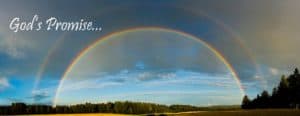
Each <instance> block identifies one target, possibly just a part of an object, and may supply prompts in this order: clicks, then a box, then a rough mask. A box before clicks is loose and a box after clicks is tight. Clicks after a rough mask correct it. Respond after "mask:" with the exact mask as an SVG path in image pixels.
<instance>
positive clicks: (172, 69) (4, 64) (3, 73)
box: [0, 0, 300, 105]
mask: <svg viewBox="0 0 300 116" xmlns="http://www.w3.org/2000/svg"><path fill="white" fill-rule="evenodd" d="M298 4H299V2H298V1H293V0H286V1H281V0H274V1H272V3H271V2H269V1H268V0H252V1H247V0H228V1H218V0H209V1H208V0H199V1H198V0H173V1H170V0H166V1H158V0H154V1H149V0H143V1H139V0H129V1H121V0H113V1H111V0H110V1H108V0H102V1H88V2H83V1H76V0H75V1H68V0H66V1H48V2H42V1H36V0H29V1H16V0H4V1H1V4H0V17H1V18H0V93H1V94H0V104H10V103H11V102H18V101H20V102H27V103H46V104H52V100H53V99H54V96H55V90H56V89H57V87H58V84H59V81H60V79H61V77H62V76H63V73H64V71H65V70H66V68H67V67H68V65H69V64H70V63H71V61H72V59H73V58H74V57H75V56H76V55H77V54H78V53H79V52H80V51H81V50H82V49H83V48H85V47H87V46H89V45H90V44H91V43H92V42H94V41H95V40H97V38H100V37H103V36H105V35H107V34H109V33H112V32H116V31H120V30H124V29H128V28H132V27H147V26H155V27H162V28H170V29H174V30H179V31H183V32H185V33H188V34H191V35H193V36H196V37H198V38H201V39H202V40H203V41H205V42H207V43H208V44H210V45H212V46H213V47H214V48H216V49H217V50H218V51H220V52H221V53H222V54H223V55H224V57H225V58H226V59H227V60H228V61H229V63H230V64H231V65H232V66H233V68H234V69H235V70H236V72H237V74H238V76H239V77H240V80H241V83H242V85H243V86H244V88H245V91H246V94H248V95H250V96H251V97H253V96H256V94H257V93H259V92H260V91H262V90H263V89H267V90H271V89H272V87H274V86H275V85H277V83H278V80H279V79H280V76H281V75H282V74H285V75H288V74H289V72H291V71H292V70H293V68H295V67H297V66H298V65H299V63H300V60H299V58H298V57H299V52H298V51H299V49H298V48H297V46H298V43H300V39H299V36H300V35H299V33H298V31H299V28H300V24H299V23H298V21H299V19H300V16H299V13H297V11H298ZM35 14H37V15H38V16H39V18H40V20H45V19H47V18H50V17H56V18H58V19H59V20H62V21H78V20H80V19H85V20H90V21H93V22H94V23H95V25H96V26H101V27H102V28H103V30H102V31H99V32H95V31H84V32H72V31H71V32H64V31H45V30H41V31H28V32H17V33H15V32H13V31H12V30H10V29H9V23H10V20H11V19H12V18H14V17H20V18H21V19H22V20H25V21H30V20H31V18H32V17H33V16H34V15H35ZM118 38H128V39H118ZM118 38H115V39H112V40H109V41H106V42H104V43H101V45H98V46H97V47H96V48H95V49H93V50H92V51H91V52H90V53H89V54H87V55H86V56H85V58H82V59H80V61H79V62H78V63H77V64H76V65H75V67H74V69H73V70H71V72H70V75H71V76H70V77H67V79H66V81H65V84H64V85H63V86H62V88H64V89H63V91H64V92H62V93H60V94H61V95H59V96H60V97H59V99H58V101H60V100H61V101H63V102H61V104H64V103H65V104H74V103H82V102H85V101H90V102H105V101H115V100H118V101H120V100H136V101H149V102H158V103H164V104H172V103H180V104H192V105H221V104H225V105H226V104H238V103H240V99H241V98H240V93H239V89H238V86H237V85H236V83H235V81H234V80H233V79H232V78H233V77H232V75H230V74H229V73H230V72H229V71H228V69H227V68H226V67H225V66H224V65H223V64H222V62H221V61H220V60H219V59H218V58H217V57H215V56H214V55H213V54H212V53H211V51H210V50H209V49H207V48H205V46H203V45H202V44H199V43H197V42H196V41H192V40H190V39H188V38H187V39H180V38H186V37H184V36H182V35H177V34H172V33H163V32H156V31H154V32H149V31H143V32H139V33H137V32H136V33H132V34H128V35H123V36H120V37H118ZM129 38H130V39H129ZM176 38H177V39H176ZM103 48H105V49H103ZM45 59H47V61H48V62H47V63H46V65H42V64H43V63H44V62H45ZM157 59H160V60H157ZM158 61H159V62H158ZM39 72H41V73H40V74H41V79H40V81H38V83H35V82H37V81H36V79H37V75H38V74H39ZM165 77H167V78H165ZM196 77H197V78H196ZM220 80H222V81H220ZM175 83H179V84H175ZM35 84H36V85H35ZM153 84H154V85H153ZM87 85H90V86H91V85H94V87H90V86H87ZM149 85H151V88H150V87H148V86H149ZM163 85H167V86H163ZM74 86H76V87H74ZM152 86H154V87H152ZM35 87H36V88H35ZM99 91H101V92H103V93H106V94H103V93H101V92H99ZM224 91H226V92H224ZM70 95H73V96H78V98H77V97H72V96H70ZM122 95H124V97H120V96H122ZM169 96H176V97H173V98H172V99H169V98H168V97H169ZM71 98H72V99H71Z"/></svg>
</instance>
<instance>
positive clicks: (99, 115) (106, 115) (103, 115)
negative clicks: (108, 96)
mask: <svg viewBox="0 0 300 116" xmlns="http://www.w3.org/2000/svg"><path fill="white" fill-rule="evenodd" d="M31 116H133V115H126V114H109V113H82V114H38V115H31Z"/></svg>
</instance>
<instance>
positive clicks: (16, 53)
mask: <svg viewBox="0 0 300 116" xmlns="http://www.w3.org/2000/svg"><path fill="white" fill-rule="evenodd" d="M28 45H29V43H28V42H27V41H25V40H24V39H16V38H15V37H2V38H1V39H0V53H1V52H2V53H4V54H6V55H8V56H10V57H11V58H14V59H20V58H24V57H25V53H24V51H23V50H24V48H25V47H26V46H28Z"/></svg>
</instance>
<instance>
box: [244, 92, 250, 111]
mask: <svg viewBox="0 0 300 116" xmlns="http://www.w3.org/2000/svg"><path fill="white" fill-rule="evenodd" d="M250 102H251V101H250V99H249V98H248V96H247V95H245V96H244V98H243V101H242V108H243V109H249V108H250Z"/></svg>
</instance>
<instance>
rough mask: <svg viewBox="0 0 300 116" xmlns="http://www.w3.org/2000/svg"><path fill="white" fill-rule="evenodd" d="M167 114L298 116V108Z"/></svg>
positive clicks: (177, 115) (183, 115)
mask: <svg viewBox="0 0 300 116" xmlns="http://www.w3.org/2000/svg"><path fill="white" fill-rule="evenodd" d="M168 116H300V110H290V109H276V110H274V109H267V110H237V111H199V112H182V113H175V114H168Z"/></svg>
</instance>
